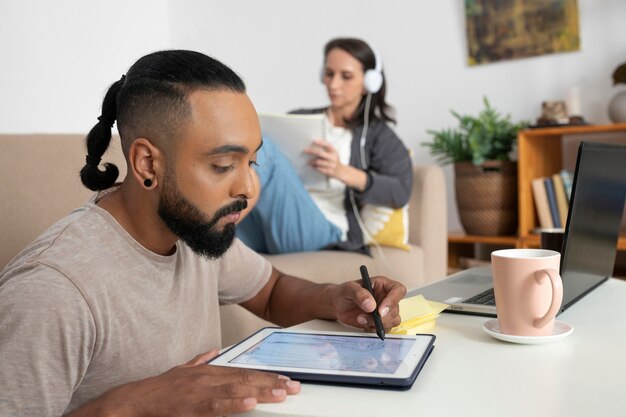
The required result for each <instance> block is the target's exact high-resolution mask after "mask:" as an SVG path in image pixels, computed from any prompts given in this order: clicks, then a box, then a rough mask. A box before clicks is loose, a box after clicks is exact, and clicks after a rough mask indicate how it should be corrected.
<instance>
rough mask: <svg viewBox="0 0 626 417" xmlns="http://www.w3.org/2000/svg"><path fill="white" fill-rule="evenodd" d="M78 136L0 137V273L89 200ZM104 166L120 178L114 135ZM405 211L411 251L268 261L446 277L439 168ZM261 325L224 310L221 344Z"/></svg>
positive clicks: (287, 266)
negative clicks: (115, 170)
mask: <svg viewBox="0 0 626 417" xmlns="http://www.w3.org/2000/svg"><path fill="white" fill-rule="evenodd" d="M83 139H84V136H83V135H75V134H67V135H43V134H37V135H7V134H4V135H0V196H1V198H2V200H1V203H0V230H2V239H0V269H1V268H2V267H4V265H6V264H7V263H8V262H9V260H10V259H11V258H12V257H13V256H15V255H16V254H17V253H18V252H19V251H20V250H21V249H22V248H23V247H24V246H26V245H27V244H28V243H29V242H30V241H32V240H33V239H35V238H36V237H37V236H38V235H39V234H40V233H41V232H42V231H43V230H45V229H46V228H47V227H48V226H50V225H51V224H52V223H54V222H55V221H56V220H58V219H60V218H61V217H63V216H65V215H66V214H67V213H69V212H70V211H71V210H72V209H73V208H74V207H77V206H80V205H82V204H83V202H84V201H85V200H87V199H88V198H89V197H90V196H91V195H92V193H91V191H89V190H87V189H86V188H85V187H83V186H82V184H81V183H80V179H79V177H78V172H79V170H80V168H81V167H82V166H83V164H84V160H85V150H84V145H83ZM103 161H110V162H114V163H115V164H116V165H117V166H118V168H120V172H121V178H123V177H124V175H125V172H126V169H125V168H126V164H125V162H124V160H123V156H122V154H121V151H120V145H119V140H118V139H116V138H114V139H113V141H112V144H111V147H110V149H109V151H108V152H107V154H106V155H105V156H104V158H103ZM414 175H415V176H414V186H413V193H412V197H411V202H410V206H409V207H410V208H409V218H410V219H409V227H410V237H409V240H410V243H411V249H410V251H408V252H407V251H403V250H400V249H393V248H388V247H385V248H383V249H382V253H383V255H384V256H381V254H380V253H379V252H378V251H376V250H374V251H373V254H374V256H373V258H370V257H367V256H364V255H360V254H355V253H346V252H334V251H319V252H303V253H294V254H286V255H271V256H267V258H268V259H269V260H270V261H271V262H272V263H273V264H274V265H275V266H276V267H277V268H278V269H280V270H282V271H284V272H286V273H289V274H292V275H296V276H300V277H304V278H308V279H311V280H314V281H317V282H342V281H345V280H350V279H357V278H359V274H358V266H359V265H361V264H365V265H367V267H368V269H369V270H370V274H371V275H387V276H389V277H392V278H394V279H397V280H399V281H401V282H402V283H404V284H405V285H406V286H407V287H409V288H415V287H418V286H421V285H424V284H425V283H428V282H431V281H433V280H436V279H439V278H442V277H444V276H445V274H446V263H447V238H446V236H447V233H446V200H445V195H446V192H445V183H444V177H443V173H442V170H441V169H440V168H439V167H437V166H434V165H433V166H422V167H416V168H415V169H414ZM266 324H267V323H265V322H263V321H261V320H260V319H258V318H256V317H255V316H253V315H252V314H250V313H248V312H247V311H245V310H244V309H243V308H241V307H239V306H224V307H222V336H223V342H224V344H230V343H233V342H235V341H237V340H240V339H241V338H243V337H244V336H246V335H248V334H249V333H251V332H252V331H254V330H255V329H257V328H259V327H260V326H263V325H266Z"/></svg>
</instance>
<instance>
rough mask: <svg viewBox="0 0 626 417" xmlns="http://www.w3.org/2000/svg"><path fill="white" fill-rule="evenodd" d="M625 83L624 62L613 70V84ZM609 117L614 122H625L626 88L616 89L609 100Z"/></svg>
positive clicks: (625, 65) (625, 66)
mask: <svg viewBox="0 0 626 417" xmlns="http://www.w3.org/2000/svg"><path fill="white" fill-rule="evenodd" d="M616 84H626V62H625V63H623V64H621V65H619V66H618V67H617V68H616V69H615V71H613V85H616ZM609 118H610V119H611V120H612V121H613V122H614V123H619V122H626V90H622V91H618V92H617V94H615V95H614V96H613V98H612V99H611V101H610V102H609Z"/></svg>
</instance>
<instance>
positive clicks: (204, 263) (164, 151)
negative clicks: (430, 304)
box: [0, 51, 406, 416]
mask: <svg viewBox="0 0 626 417" xmlns="http://www.w3.org/2000/svg"><path fill="white" fill-rule="evenodd" d="M98 120H99V121H98V123H97V124H96V125H95V126H94V128H93V129H92V130H91V131H90V133H89V134H88V136H87V140H86V142H87V158H86V165H85V167H84V168H83V170H82V171H81V179H82V181H83V184H85V185H86V186H87V187H88V188H90V189H92V190H94V191H97V192H98V193H97V194H96V195H95V196H94V197H93V198H92V199H91V200H90V201H89V202H87V203H86V204H85V205H84V206H82V207H80V208H78V209H76V210H75V211H73V212H72V213H71V214H70V215H69V216H68V217H66V218H64V219H62V220H60V221H59V222H58V223H56V224H55V225H53V226H52V227H51V228H50V229H48V230H47V231H46V232H44V234H42V235H41V236H40V237H39V238H37V240H36V241H35V242H34V243H32V244H31V245H29V246H28V247H27V248H26V249H24V251H22V252H21V253H20V254H19V255H18V256H17V257H16V258H15V259H13V260H12V261H11V262H10V263H9V264H8V265H7V266H6V267H5V269H4V270H3V271H2V272H1V273H0V335H1V336H0V357H1V358H2V364H1V365H0V415H33V416H35V415H41V416H43V415H46V416H60V415H64V414H67V415H71V416H83V415H84V416H101V415H116V416H144V415H146V416H148V415H149V416H170V415H181V416H182V415H185V416H213V415H222V414H230V413H234V412H242V411H246V410H250V409H252V408H254V407H255V405H256V404H257V403H258V402H280V401H283V400H284V399H285V398H286V396H287V395H291V394H296V393H298V392H299V390H300V385H299V383H298V382H297V381H292V380H290V379H289V378H286V377H283V376H279V375H276V374H271V373H264V372H257V371H251V370H238V369H233V368H228V369H226V368H220V367H215V366H207V365H205V363H206V361H207V360H209V359H211V358H212V357H214V356H215V355H216V352H217V351H216V349H217V348H219V347H220V345H221V341H220V321H219V305H220V304H226V303H238V304H240V305H242V306H243V307H245V308H246V309H248V310H250V311H251V312H253V313H255V314H257V315H258V316H260V317H263V318H265V319H267V320H271V321H273V322H275V323H277V324H279V325H282V326H289V325H293V324H296V323H300V322H303V321H306V320H310V319H313V318H325V319H337V320H340V321H342V322H344V323H347V324H350V325H353V326H360V327H363V328H365V329H367V330H370V331H371V330H372V329H373V321H372V319H371V314H370V313H371V312H372V311H373V310H374V309H375V308H376V300H375V299H374V298H373V297H372V296H371V295H370V294H369V293H368V292H367V291H366V290H364V289H363V288H361V286H360V285H359V282H358V281H351V282H346V283H344V284H342V285H329V284H327V285H325V284H314V283H311V282H308V281H305V280H301V279H298V278H294V277H291V276H286V275H284V274H282V273H281V272H280V271H277V270H276V269H274V268H272V266H271V265H270V264H269V262H267V261H266V260H265V259H264V258H262V257H261V256H259V255H257V254H256V253H254V252H253V251H251V250H250V249H248V248H247V247H246V246H245V245H243V244H242V243H241V242H240V241H239V240H237V239H235V225H236V223H237V222H238V221H239V220H240V219H241V217H242V211H243V210H244V209H245V208H246V206H247V202H248V201H249V200H253V199H254V198H255V197H256V195H257V193H258V190H257V187H256V186H255V181H254V172H253V166H254V164H255V159H256V151H257V150H258V149H259V148H260V147H261V146H262V140H261V133H260V129H259V124H258V119H257V115H256V112H255V110H254V107H253V106H252V103H251V102H250V99H249V98H248V96H247V95H246V92H245V86H244V84H243V82H242V81H241V79H240V78H239V77H238V76H237V75H236V74H235V73H234V72H233V71H232V70H230V69H229V68H228V67H226V66H224V65H223V64H221V63H220V62H218V61H216V60H214V59H212V58H210V57H207V56H205V55H203V54H200V53H197V52H191V51H162V52H155V53H153V54H149V55H147V56H145V57H143V58H141V59H139V60H138V61H137V62H136V63H135V64H134V65H133V66H132V67H131V68H130V69H129V70H128V73H127V74H126V76H123V77H122V78H121V79H120V80H119V81H117V82H115V83H114V84H112V85H111V87H110V88H109V90H108V92H107V94H106V95H105V98H104V101H103V104H102V115H101V116H100V117H99V118H98ZM115 122H117V125H118V130H119V132H120V136H121V142H122V150H123V152H124V155H125V158H126V162H127V172H128V174H127V176H126V178H125V179H124V181H123V182H122V183H121V184H115V180H116V179H117V176H118V170H117V167H115V166H114V165H112V164H105V165H104V170H103V171H101V170H100V168H99V166H100V162H101V157H102V155H103V154H104V152H105V151H106V149H107V147H108V146H109V142H110V140H111V129H112V126H113V124H114V123H115ZM42 180H43V181H45V178H42ZM355 270H356V267H355ZM373 283H374V289H375V296H376V299H377V300H378V301H379V303H380V305H379V307H378V311H379V312H380V315H381V316H382V317H383V323H384V326H385V328H387V329H388V328H391V327H393V326H394V325H397V324H398V323H399V322H400V318H399V314H398V302H399V301H400V299H402V297H403V296H404V294H405V292H406V290H405V288H404V287H403V286H402V285H401V284H399V283H397V282H394V281H392V280H389V279H387V278H384V277H375V278H374V280H373ZM203 352H205V353H203ZM194 355H198V356H196V357H195V358H194V359H192V360H191V361H189V358H191V357H193V356H194ZM181 364H182V365H181ZM68 413H69V414H68Z"/></svg>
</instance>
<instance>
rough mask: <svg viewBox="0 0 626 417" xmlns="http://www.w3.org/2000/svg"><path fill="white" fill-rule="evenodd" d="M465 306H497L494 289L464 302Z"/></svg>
mask: <svg viewBox="0 0 626 417" xmlns="http://www.w3.org/2000/svg"><path fill="white" fill-rule="evenodd" d="M463 304H479V305H483V306H495V305H496V296H495V294H494V293H493V288H489V289H488V290H486V291H483V292H481V293H479V294H476V295H475V296H473V297H470V298H468V299H466V300H463Z"/></svg>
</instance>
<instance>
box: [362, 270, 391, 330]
mask: <svg viewBox="0 0 626 417" xmlns="http://www.w3.org/2000/svg"><path fill="white" fill-rule="evenodd" d="M359 269H360V270H361V280H362V281H363V287H364V288H365V289H366V290H368V291H369V293H370V294H372V297H374V301H376V297H375V296H374V289H373V288H372V282H371V281H370V274H369V273H368V272H367V267H366V266H365V265H361V268H359ZM372 316H373V317H374V325H375V326H376V334H377V335H378V337H380V340H385V328H384V327H383V321H382V320H381V319H380V314H378V302H377V301H376V308H375V309H374V311H373V312H372Z"/></svg>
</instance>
